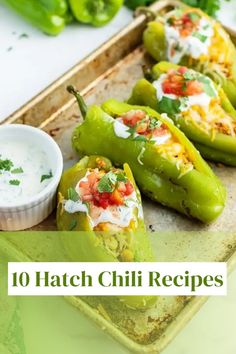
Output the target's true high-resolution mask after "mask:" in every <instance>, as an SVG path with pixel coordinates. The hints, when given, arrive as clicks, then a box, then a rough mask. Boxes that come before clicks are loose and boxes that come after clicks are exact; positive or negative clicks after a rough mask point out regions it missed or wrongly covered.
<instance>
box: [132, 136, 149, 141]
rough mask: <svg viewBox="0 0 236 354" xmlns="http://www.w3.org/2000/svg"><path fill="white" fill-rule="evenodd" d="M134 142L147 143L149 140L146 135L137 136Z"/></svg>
mask: <svg viewBox="0 0 236 354" xmlns="http://www.w3.org/2000/svg"><path fill="white" fill-rule="evenodd" d="M133 140H134V141H144V142H145V141H147V138H146V137H145V136H144V135H137V136H135V137H134V138H133Z"/></svg>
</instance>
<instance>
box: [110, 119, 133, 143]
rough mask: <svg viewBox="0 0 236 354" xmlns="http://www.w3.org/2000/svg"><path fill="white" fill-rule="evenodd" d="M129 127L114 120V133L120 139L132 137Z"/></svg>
mask: <svg viewBox="0 0 236 354" xmlns="http://www.w3.org/2000/svg"><path fill="white" fill-rule="evenodd" d="M129 129H130V128H129V127H127V126H126V125H125V124H124V123H122V122H120V121H119V120H118V119H115V120H114V131H115V134H116V136H118V137H119V138H123V139H127V138H129V137H130V135H131V134H130V132H129Z"/></svg>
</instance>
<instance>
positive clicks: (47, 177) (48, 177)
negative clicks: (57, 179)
mask: <svg viewBox="0 0 236 354" xmlns="http://www.w3.org/2000/svg"><path fill="white" fill-rule="evenodd" d="M52 177H53V174H52V171H50V172H49V174H47V175H42V176H41V180H40V182H41V183H42V182H43V181H45V180H46V179H50V178H52Z"/></svg>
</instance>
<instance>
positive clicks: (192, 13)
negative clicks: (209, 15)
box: [188, 12, 200, 22]
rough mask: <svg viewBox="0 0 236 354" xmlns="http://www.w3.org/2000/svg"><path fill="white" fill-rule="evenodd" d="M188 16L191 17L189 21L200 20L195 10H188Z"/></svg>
mask: <svg viewBox="0 0 236 354" xmlns="http://www.w3.org/2000/svg"><path fill="white" fill-rule="evenodd" d="M188 17H189V18H190V19H191V21H193V22H197V21H199V20H200V15H199V14H197V13H196V12H190V13H189V14H188Z"/></svg>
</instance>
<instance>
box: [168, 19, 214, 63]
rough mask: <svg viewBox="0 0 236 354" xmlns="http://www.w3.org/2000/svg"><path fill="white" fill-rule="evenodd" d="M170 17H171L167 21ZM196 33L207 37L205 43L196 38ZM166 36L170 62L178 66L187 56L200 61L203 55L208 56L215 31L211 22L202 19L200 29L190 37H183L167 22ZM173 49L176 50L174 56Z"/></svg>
mask: <svg viewBox="0 0 236 354" xmlns="http://www.w3.org/2000/svg"><path fill="white" fill-rule="evenodd" d="M169 17H171V15H170V16H168V17H167V19H168V18H169ZM194 32H197V34H198V35H199V36H206V39H205V41H201V40H200V38H198V37H196V36H194V35H193V34H194ZM165 34H166V40H167V45H168V48H167V57H168V60H169V61H170V62H172V63H175V64H178V63H179V62H180V61H181V59H182V58H183V57H184V56H185V55H188V56H191V57H192V58H194V59H198V58H199V57H200V56H201V55H207V53H208V48H209V46H210V45H211V37H212V36H213V34H214V29H213V26H212V24H211V22H210V21H208V20H207V19H205V18H201V19H200V21H199V26H198V29H197V30H196V31H195V30H193V32H192V33H191V34H190V35H189V36H186V37H182V36H181V35H180V32H179V30H178V29H177V28H175V27H173V26H171V25H170V24H168V23H167V22H166V23H165ZM173 48H175V52H174V54H172V49H173ZM176 48H177V49H176Z"/></svg>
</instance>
